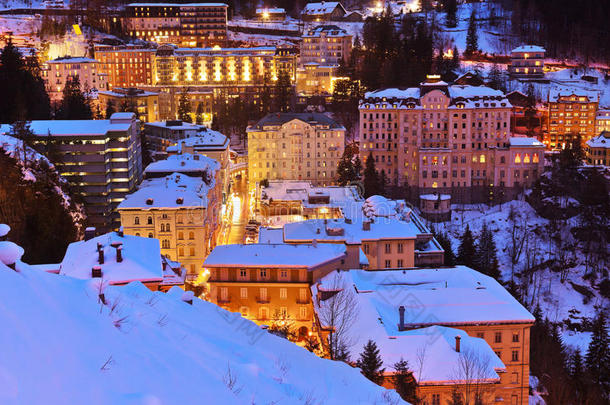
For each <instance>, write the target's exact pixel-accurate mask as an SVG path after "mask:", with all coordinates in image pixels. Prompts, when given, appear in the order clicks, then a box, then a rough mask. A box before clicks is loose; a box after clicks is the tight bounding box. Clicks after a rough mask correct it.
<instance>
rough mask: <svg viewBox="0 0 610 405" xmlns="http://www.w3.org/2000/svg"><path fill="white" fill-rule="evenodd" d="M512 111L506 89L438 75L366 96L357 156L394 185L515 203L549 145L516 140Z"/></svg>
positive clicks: (461, 198) (462, 197)
mask: <svg viewBox="0 0 610 405" xmlns="http://www.w3.org/2000/svg"><path fill="white" fill-rule="evenodd" d="M511 107H512V106H511V104H510V103H509V101H508V100H507V99H506V96H505V95H504V93H502V92H501V91H498V90H493V89H491V88H489V87H484V86H469V85H448V84H447V83H445V82H442V81H440V79H439V78H438V77H429V78H428V80H427V81H425V82H423V83H421V85H420V87H413V88H408V89H404V90H400V89H384V90H378V91H373V92H368V93H366V95H365V98H364V100H362V101H361V103H360V106H359V110H360V128H361V129H360V157H361V159H362V160H363V162H365V161H366V159H368V158H369V156H372V158H373V159H375V166H376V169H377V171H378V172H382V171H383V172H384V174H385V176H386V178H387V179H388V181H389V183H390V186H392V185H393V186H404V185H408V186H409V187H410V188H411V190H414V191H419V193H424V194H429V193H433V192H442V193H445V194H450V195H452V197H453V198H455V200H454V201H458V202H461V201H488V200H489V199H490V198H493V199H500V200H501V199H504V198H512V196H514V195H515V194H516V193H518V192H520V191H522V190H523V187H528V186H530V185H531V184H532V183H533V182H534V181H535V180H536V178H537V177H538V176H540V174H541V173H542V170H543V163H544V159H543V152H544V144H542V143H541V142H538V141H537V140H536V139H534V138H527V137H512V136H511V132H510V120H511ZM412 194H413V195H415V194H416V193H412Z"/></svg>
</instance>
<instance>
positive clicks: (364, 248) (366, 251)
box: [362, 243, 369, 255]
mask: <svg viewBox="0 0 610 405" xmlns="http://www.w3.org/2000/svg"><path fill="white" fill-rule="evenodd" d="M362 250H363V251H364V254H365V255H368V254H369V245H367V244H366V243H364V244H362Z"/></svg>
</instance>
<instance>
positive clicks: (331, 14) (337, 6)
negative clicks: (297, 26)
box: [301, 1, 346, 22]
mask: <svg viewBox="0 0 610 405" xmlns="http://www.w3.org/2000/svg"><path fill="white" fill-rule="evenodd" d="M345 14H346V11H345V8H343V6H342V5H341V3H339V2H336V1H323V2H320V3H307V4H306V5H305V8H303V11H301V20H303V21H315V22H320V21H333V20H341V19H342V18H343V17H344V16H345Z"/></svg>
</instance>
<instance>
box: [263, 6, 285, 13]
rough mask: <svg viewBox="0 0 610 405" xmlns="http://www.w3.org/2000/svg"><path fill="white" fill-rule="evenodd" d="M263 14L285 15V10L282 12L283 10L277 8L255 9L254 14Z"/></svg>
mask: <svg viewBox="0 0 610 405" xmlns="http://www.w3.org/2000/svg"><path fill="white" fill-rule="evenodd" d="M264 13H269V14H285V13H286V10H284V9H283V8H277V7H273V8H257V9H256V14H264Z"/></svg>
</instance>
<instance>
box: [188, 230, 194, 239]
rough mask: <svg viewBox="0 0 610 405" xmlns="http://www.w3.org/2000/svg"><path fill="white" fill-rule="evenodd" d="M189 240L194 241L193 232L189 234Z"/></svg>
mask: <svg viewBox="0 0 610 405" xmlns="http://www.w3.org/2000/svg"><path fill="white" fill-rule="evenodd" d="M189 239H191V240H192V239H195V232H193V231H190V232H189Z"/></svg>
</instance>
